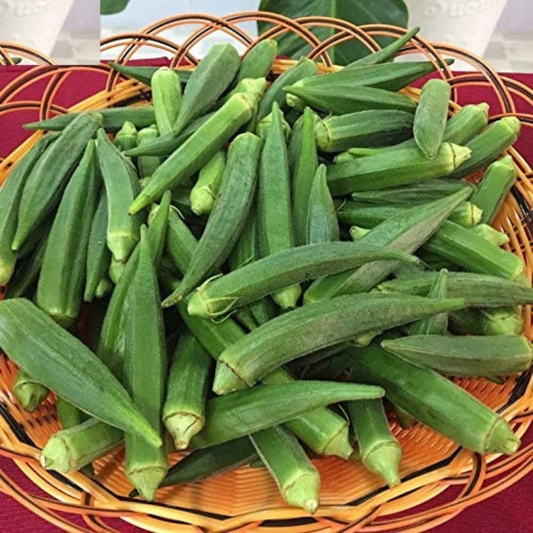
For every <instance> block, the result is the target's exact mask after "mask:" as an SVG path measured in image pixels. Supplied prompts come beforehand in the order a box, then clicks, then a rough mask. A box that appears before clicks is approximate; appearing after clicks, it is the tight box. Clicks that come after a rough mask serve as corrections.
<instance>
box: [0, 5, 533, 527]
mask: <svg viewBox="0 0 533 533" xmlns="http://www.w3.org/2000/svg"><path fill="white" fill-rule="evenodd" d="M254 20H263V21H267V22H271V23H272V24H273V26H272V29H271V30H270V31H269V32H268V33H266V34H264V35H263V36H262V37H261V39H264V38H268V37H275V36H276V35H279V34H281V33H284V32H287V31H289V32H294V33H297V34H299V35H300V36H301V37H302V38H304V39H306V40H307V42H308V43H309V45H310V48H311V52H310V54H309V57H311V58H313V59H317V60H318V61H320V68H321V70H322V71H329V70H331V69H334V68H335V67H334V65H333V64H332V62H331V59H330V57H329V55H328V50H329V49H330V48H331V47H332V46H334V45H336V44H338V43H340V42H343V41H346V40H349V39H357V40H359V41H361V42H362V43H363V44H364V45H365V46H367V47H368V48H369V49H370V50H377V49H379V46H378V45H377V43H376V41H375V40H374V37H376V36H379V35H384V36H390V37H397V36H399V35H401V34H402V33H404V32H405V30H403V29H400V28H396V27H392V26H380V25H371V26H362V27H355V26H353V25H351V24H348V23H346V22H343V21H339V20H335V19H329V18H322V17H312V18H306V19H299V20H289V19H286V18H283V17H280V16H278V15H274V14H267V13H258V12H250V13H240V14H235V15H230V16H228V17H225V18H223V19H218V18H213V17H209V16H206V15H190V14H187V15H183V16H176V17H173V18H170V19H167V20H164V21H160V22H158V23H156V24H154V25H152V26H150V27H148V28H146V29H145V30H144V31H143V32H141V33H139V34H128V35H119V36H116V37H114V38H111V39H106V40H104V41H103V43H102V48H103V50H106V51H108V50H117V61H119V62H127V61H129V60H131V59H132V58H135V57H138V56H137V54H139V51H140V50H141V49H142V48H143V47H147V46H150V47H156V48H159V49H161V50H163V51H165V52H166V53H168V52H170V53H171V54H172V55H173V57H172V60H171V63H172V65H173V66H175V65H178V64H180V63H183V62H184V61H185V62H189V63H191V64H192V65H195V64H196V63H197V59H196V57H195V56H194V54H193V51H194V49H193V47H194V45H195V44H197V43H198V42H199V41H200V40H201V39H204V38H205V37H207V36H208V35H210V34H212V33H213V32H215V31H221V32H223V33H224V34H226V39H227V38H228V36H229V37H231V38H233V39H234V40H236V41H237V42H238V43H240V44H241V45H243V46H244V47H245V48H251V47H252V46H254V44H256V42H257V41H255V42H254V41H253V39H251V38H250V36H249V35H247V34H246V33H245V32H244V31H243V30H242V29H241V28H240V27H239V24H241V23H243V22H247V21H254ZM182 25H193V28H192V30H191V35H190V37H189V38H188V39H187V40H186V42H185V43H183V44H182V45H181V46H179V45H177V44H176V43H174V42H172V41H171V40H169V39H168V38H166V37H165V36H164V32H166V31H167V30H169V29H171V28H175V27H176V26H182ZM324 26H326V27H329V28H334V29H335V30H336V31H337V33H335V34H334V35H333V36H332V37H329V38H328V39H326V40H325V41H323V42H320V41H319V40H318V39H317V38H316V37H315V36H314V34H313V33H312V32H311V31H310V28H312V27H324ZM403 53H406V54H409V53H420V54H423V55H425V56H426V57H427V58H428V59H429V60H431V61H432V62H434V63H435V64H437V65H438V66H439V67H441V68H442V70H441V75H442V76H443V77H444V78H445V79H446V80H448V81H449V82H450V84H451V85H452V87H453V99H454V101H453V103H452V104H451V109H452V110H453V111H454V112H455V111H457V109H459V105H458V103H457V102H458V100H457V96H458V93H460V89H461V88H462V87H466V86H471V85H476V86H480V87H484V88H487V89H488V90H490V91H492V92H493V93H494V94H495V95H496V96H497V98H498V102H499V109H497V108H493V109H491V112H492V114H493V115H492V117H491V120H494V119H496V118H498V117H501V116H505V115H514V116H517V117H519V118H520V119H521V120H522V122H523V124H524V125H525V126H529V127H531V126H533V114H532V112H533V111H532V106H533V94H532V91H531V90H530V89H528V88H527V87H525V86H523V85H521V84H519V83H518V82H516V81H513V80H509V79H506V78H504V77H501V76H499V75H498V74H497V73H496V72H495V71H494V70H493V69H492V68H491V67H489V66H488V65H486V64H484V63H483V62H482V61H481V60H480V59H478V58H476V57H473V56H472V55H470V54H468V53H467V52H464V51H461V50H459V49H457V48H454V47H451V46H448V45H436V44H430V43H428V42H426V41H424V40H423V39H421V38H419V37H416V38H415V39H413V41H412V42H411V43H410V44H409V45H408V46H406V47H405V49H404V50H403ZM442 55H446V56H452V57H456V58H460V59H463V60H464V61H467V62H469V63H470V64H472V65H473V67H474V68H475V71H474V72H471V73H468V74H463V75H461V76H453V75H452V73H451V72H450V70H449V69H448V67H447V66H446V64H445V63H444V62H443V58H442ZM291 64H292V62H291V61H282V60H279V61H276V63H275V65H274V73H275V74H279V73H280V72H282V71H283V70H284V69H286V68H287V67H288V66H290V65H291ZM86 71H93V72H99V73H101V75H102V91H101V92H99V93H97V94H95V95H93V96H92V97H90V98H88V99H86V100H84V101H82V102H80V103H78V104H76V105H75V106H73V107H72V108H71V110H72V111H81V110H90V109H98V108H102V107H111V106H114V105H121V104H126V103H127V104H128V105H143V104H145V103H146V102H148V101H149V98H150V92H149V90H148V88H147V87H145V86H144V85H142V84H139V83H137V82H135V81H131V80H126V81H123V80H121V78H119V77H118V75H117V74H116V73H114V72H111V71H110V69H109V68H108V67H107V66H105V65H102V66H99V67H79V68H76V67H69V68H63V67H53V66H44V67H37V68H35V69H32V70H31V71H30V72H27V73H25V74H23V75H22V76H20V77H19V78H18V79H17V80H16V81H14V82H13V83H11V84H10V85H9V86H7V87H5V88H4V89H3V90H2V91H1V92H0V116H1V115H2V114H4V113H8V112H21V111H26V110H29V109H35V108H38V109H39V113H40V117H41V118H42V119H44V118H49V117H51V116H54V115H56V114H57V113H63V112H66V111H67V110H66V109H63V108H62V107H61V106H59V105H57V104H56V103H55V98H56V96H57V93H58V91H59V90H60V88H61V87H62V85H63V84H64V83H65V81H66V80H67V79H68V78H69V76H71V75H72V74H74V73H76V72H86ZM43 80H45V81H46V83H43ZM37 84H39V87H41V86H43V89H42V99H41V100H40V101H25V100H23V99H21V98H22V97H21V96H20V95H21V94H22V93H23V91H24V89H26V88H28V87H32V86H37ZM410 91H411V93H412V94H413V95H415V96H416V95H417V94H418V93H417V91H416V90H414V89H413V90H410ZM517 105H519V106H521V108H524V107H525V108H526V110H527V112H526V113H524V112H522V113H518V112H517ZM40 135H41V134H39V133H36V134H34V135H33V136H32V137H31V138H30V139H28V140H27V141H26V142H25V143H24V144H22V145H21V146H20V147H19V148H17V149H16V150H15V151H14V152H13V153H12V154H11V155H9V156H8V157H7V158H5V159H4V160H3V161H2V162H1V163H0V182H2V181H3V180H4V179H5V178H6V177H7V176H8V173H9V169H10V166H11V165H12V164H14V163H15V162H16V161H18V160H19V159H20V157H21V156H22V155H24V153H26V152H27V151H28V149H29V148H30V147H31V146H32V145H33V144H34V143H35V141H36V140H37V139H38V138H39V136H40ZM508 153H509V154H510V155H511V156H512V157H513V158H514V161H515V163H516V166H517V168H518V173H519V178H518V181H517V184H516V185H515V187H514V188H513V191H512V193H511V194H510V195H509V197H508V198H507V200H506V202H505V205H504V207H503V208H502V211H501V213H500V215H499V217H498V218H497V220H496V222H495V226H496V227H497V228H498V229H500V230H502V231H504V232H506V233H507V234H508V235H509V236H510V244H509V245H508V246H507V248H508V249H509V250H512V251H513V252H514V253H516V254H517V255H519V256H520V257H522V258H523V259H524V261H525V262H526V265H527V270H526V273H527V276H528V277H529V278H530V279H531V275H532V270H533V253H532V245H531V243H532V237H531V228H530V227H528V217H529V216H530V206H531V205H532V201H533V196H532V191H533V187H532V185H531V181H530V180H531V177H532V171H531V168H530V167H529V166H528V165H527V163H526V162H525V161H524V159H523V158H522V157H521V156H520V155H519V154H518V153H517V152H516V150H514V149H510V150H509V151H508ZM472 179H476V177H473V178H472ZM523 316H524V321H525V325H526V333H525V334H526V335H527V336H528V337H529V338H530V339H531V338H532V336H533V327H532V320H531V309H530V308H529V307H528V308H524V309H523ZM14 374H15V367H14V365H12V364H11V363H10V362H9V361H8V360H7V358H5V357H0V445H1V446H0V454H2V455H5V456H6V457H9V458H11V459H13V461H15V463H16V464H17V465H18V467H19V468H20V469H21V470H22V471H23V472H24V473H25V474H26V475H27V476H28V477H29V478H30V479H31V480H33V481H34V482H35V483H36V484H37V485H38V486H39V487H40V488H41V489H43V490H44V491H45V492H46V493H48V494H49V495H50V498H43V497H40V496H36V495H32V494H29V493H26V492H25V491H23V490H22V489H21V488H20V487H18V486H17V485H15V484H14V483H13V481H12V480H10V479H9V478H7V477H6V475H5V474H3V473H2V472H1V471H0V491H3V492H5V493H7V494H9V495H11V496H13V497H14V498H16V499H17V500H18V501H19V502H20V503H22V504H23V505H25V506H27V507H28V508H30V509H31V510H33V511H34V512H36V513H38V514H39V515H40V516H42V517H44V518H45V519H47V520H49V521H50V522H51V523H53V524H55V525H57V526H58V527H60V528H63V529H65V530H68V531H86V530H95V531H114V530H113V529H112V528H111V527H110V526H108V525H106V524H105V522H104V519H105V518H122V519H124V520H126V521H127V522H130V523H131V524H135V525H136V526H139V527H140V528H144V529H147V530H151V531H201V530H209V531H235V530H239V531H252V530H255V529H256V528H259V529H261V530H264V531H273V530H276V531H279V530H280V529H283V530H284V531H287V532H289V531H290V532H295V533H296V532H310V531H381V530H383V531H385V530H387V531H400V530H401V531H407V530H410V531H421V530H426V529H429V528H431V527H435V526H436V525H438V524H442V523H444V522H446V521H447V520H449V519H451V518H453V517H454V516H456V515H457V514H458V513H459V512H461V510H463V509H464V508H466V507H468V506H470V505H473V504H475V503H476V502H479V501H481V500H483V499H485V498H488V497H490V496H491V495H493V494H496V493H497V492H499V491H501V490H503V489H505V488H506V487H508V486H509V485H511V484H512V483H514V482H516V481H517V480H519V479H520V478H522V477H523V476H524V475H526V474H527V473H528V471H529V470H531V459H532V458H533V446H528V447H525V448H523V449H522V450H520V451H519V452H518V453H517V454H515V455H514V456H512V457H506V458H502V457H499V456H494V455H493V456H487V457H481V456H480V455H478V454H475V453H472V452H470V451H467V450H464V449H462V448H460V447H458V446H457V445H456V444H454V443H453V442H451V441H450V440H448V439H446V438H445V437H443V436H441V435H439V434H437V433H434V432H433V431H431V430H429V429H428V428H426V427H424V426H422V425H420V424H415V425H414V426H413V427H412V428H411V429H409V430H402V429H401V428H400V427H399V426H398V425H397V424H396V423H395V422H394V421H393V422H392V429H393V432H394V434H395V435H396V436H397V437H398V439H399V441H400V442H401V444H402V446H403V449H404V458H403V461H402V467H401V477H402V483H401V485H400V486H398V487H395V488H393V489H389V488H387V487H385V486H384V485H383V483H382V482H381V481H380V480H379V479H378V478H377V477H376V476H373V475H372V474H370V473H368V472H367V471H366V470H365V469H364V468H363V467H362V466H360V465H358V464H354V463H351V462H344V461H342V460H340V459H337V458H324V459H318V460H316V461H315V464H316V466H317V468H318V469H319V470H320V474H321V477H322V491H321V502H322V505H321V507H320V508H319V509H318V511H317V513H316V515H315V516H312V517H311V516H309V515H307V514H306V513H305V512H304V511H302V510H300V509H294V508H288V507H287V506H286V505H285V504H284V503H283V501H282V500H281V498H280V497H279V495H278V490H277V488H276V486H275V485H274V483H273V481H272V480H271V478H270V477H269V475H268V474H267V472H266V471H265V469H262V468H249V467H243V468H240V469H238V470H237V471H234V472H231V473H228V474H225V475H222V476H218V477H216V478H214V479H210V480H207V481H204V482H202V483H196V484H189V485H185V486H182V487H179V488H176V487H174V488H167V489H163V490H161V491H159V492H158V496H157V500H156V502H154V503H144V502H140V501H139V500H133V499H129V498H128V496H127V495H128V493H129V492H130V490H131V487H130V485H129V484H128V482H127V480H126V478H125V476H124V471H123V467H122V465H123V451H122V449H117V450H116V451H114V452H113V453H111V454H109V455H108V456H107V457H105V458H103V459H101V460H99V461H97V462H96V464H95V472H96V474H95V477H94V479H90V478H88V477H86V476H84V475H83V474H80V473H74V474H71V475H68V476H60V475H57V474H55V473H53V472H47V471H45V470H43V469H42V468H41V467H40V466H39V462H38V456H39V450H40V449H41V448H42V447H43V446H44V444H45V442H46V441H47V439H48V438H49V437H50V435H51V434H52V433H53V432H54V431H56V430H57V429H59V425H58V422H57V417H56V412H55V407H54V404H53V400H51V399H50V400H48V401H47V402H45V403H44V405H42V406H41V407H40V408H39V409H38V411H37V412H35V413H33V414H28V413H25V412H24V411H23V410H22V409H21V407H20V405H19V404H18V403H17V401H16V399H15V398H14V397H13V395H12V394H11V385H12V382H13V379H14ZM457 383H459V384H460V385H461V386H463V387H464V388H466V389H467V390H468V391H470V392H471V393H472V394H474V395H475V396H476V397H477V398H479V399H481V400H482V401H483V402H484V403H486V404H487V405H489V406H490V407H492V408H494V409H496V410H498V411H499V412H500V413H501V414H502V415H503V416H505V418H507V419H508V420H509V421H510V422H511V424H512V427H513V429H514V431H515V432H516V434H517V435H519V436H522V435H523V434H524V433H525V432H526V430H527V428H528V426H529V424H530V422H531V414H532V411H531V406H532V398H531V390H532V389H531V373H524V374H522V375H520V376H514V377H512V378H510V379H508V380H507V381H506V383H505V384H503V385H496V384H494V383H491V382H488V381H486V380H481V379H480V380H476V379H460V380H457ZM179 458H180V455H176V456H174V457H172V460H173V461H176V460H178V459H179ZM495 478H496V479H497V481H494V479H495ZM454 489H455V490H454ZM458 489H460V490H458ZM445 491H446V493H447V494H449V495H450V497H448V498H447V500H448V502H447V503H444V504H442V503H439V505H438V506H437V505H433V506H432V507H431V508H430V510H426V511H423V512H421V511H420V510H416V509H414V508H415V506H418V505H419V504H422V503H424V502H428V501H430V500H432V499H433V498H434V497H435V496H437V495H440V494H441V493H443V492H445ZM439 500H440V501H442V498H440V499H439ZM56 511H63V512H67V513H76V514H80V515H82V516H83V518H84V520H85V522H86V524H87V529H82V528H80V527H79V526H76V525H74V524H71V523H69V522H68V521H67V520H66V519H64V518H62V517H60V516H59V515H58V514H57V513H56ZM400 512H401V513H402V515H401V517H398V516H394V515H397V514H398V513H400Z"/></svg>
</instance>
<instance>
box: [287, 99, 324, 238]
mask: <svg viewBox="0 0 533 533" xmlns="http://www.w3.org/2000/svg"><path fill="white" fill-rule="evenodd" d="M315 116H316V115H315V114H314V112H313V111H312V109H311V108H310V107H308V108H306V109H305V110H304V113H303V117H302V118H301V119H299V120H298V122H297V123H296V125H295V127H294V130H293V133H292V136H291V140H290V144H289V147H288V153H287V155H288V160H289V170H290V172H291V176H292V199H293V201H292V224H293V228H294V242H295V244H296V245H297V246H301V245H302V244H306V243H307V220H308V213H309V199H310V196H311V189H312V188H313V183H314V178H315V175H316V171H317V168H318V157H317V147H316V138H315V131H314V127H315V126H314V124H315ZM300 121H301V122H300Z"/></svg>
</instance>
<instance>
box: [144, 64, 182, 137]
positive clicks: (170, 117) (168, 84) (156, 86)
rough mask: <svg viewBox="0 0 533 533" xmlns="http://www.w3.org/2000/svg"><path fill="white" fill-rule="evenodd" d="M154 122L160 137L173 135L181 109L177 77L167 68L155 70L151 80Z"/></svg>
mask: <svg viewBox="0 0 533 533" xmlns="http://www.w3.org/2000/svg"><path fill="white" fill-rule="evenodd" d="M151 87H152V101H153V104H154V113H155V122H156V124H157V129H158V130H159V133H160V135H165V134H167V133H173V131H174V125H175V124H176V121H177V119H178V115H179V112H180V107H181V84H180V78H179V75H178V74H177V73H176V72H175V71H174V70H172V69H170V68H168V67H161V68H159V69H157V70H156V72H155V73H154V75H153V76H152V80H151Z"/></svg>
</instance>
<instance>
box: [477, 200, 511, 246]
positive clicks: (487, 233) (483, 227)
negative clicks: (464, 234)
mask: <svg viewBox="0 0 533 533" xmlns="http://www.w3.org/2000/svg"><path fill="white" fill-rule="evenodd" d="M472 200H474V198H472ZM484 213H485V212H483V214H484ZM470 231H471V232H472V233H475V234H476V235H477V236H478V237H481V238H482V239H485V240H486V241H488V242H491V243H492V244H495V245H496V246H503V245H504V244H507V243H508V242H509V236H508V235H507V234H506V233H503V231H498V230H497V229H495V228H493V227H492V226H489V225H488V224H485V223H483V222H482V223H481V224H476V225H475V226H474V227H473V228H472V229H471V230H470Z"/></svg>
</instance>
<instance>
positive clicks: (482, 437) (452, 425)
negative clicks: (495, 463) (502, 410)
mask: <svg viewBox="0 0 533 533" xmlns="http://www.w3.org/2000/svg"><path fill="white" fill-rule="evenodd" d="M350 356H351V359H352V365H353V366H352V379H353V380H356V381H357V382H361V381H363V382H365V383H377V384H379V385H381V386H382V387H384V388H385V389H386V390H387V399H389V400H390V401H392V402H393V403H394V404H395V405H398V406H399V407H401V408H402V409H404V410H405V411H407V413H409V414H411V415H412V416H414V417H415V418H416V419H417V420H419V421H420V422H422V423H423V424H425V425H427V426H429V427H430V428H431V429H433V430H435V431H438V432H439V433H441V434H442V435H444V436H446V437H448V438H450V439H452V440H453V441H455V442H456V443H457V444H459V445H461V446H464V447H465V448H468V449H469V450H473V451H476V452H478V453H505V454H512V453H514V452H515V451H516V450H517V449H518V447H519V445H520V439H519V438H518V437H517V436H516V435H514V434H513V432H512V430H511V428H510V427H509V424H508V423H507V422H506V421H505V419H503V418H502V417H500V416H498V415H497V414H496V413H495V412H494V411H492V410H491V409H489V408H488V407H487V406H485V405H484V404H482V403H481V402H480V401H479V400H476V398H474V397H473V396H471V395H470V394H469V393H468V392H466V391H465V390H463V389H461V388H460V387H458V386H457V385H455V384H454V383H453V382H451V381H449V380H448V379H446V378H444V377H442V376H440V375H439V374H437V373H436V372H434V371H433V370H430V369H429V368H423V367H420V366H417V365H414V364H412V363H410V362H408V361H405V360H404V359H402V358H401V357H397V356H395V355H393V354H391V353H388V352H386V351H385V350H383V349H382V348H379V347H377V346H369V347H368V348H364V349H363V350H357V351H352V352H350ZM442 398H446V401H445V402H443V401H442Z"/></svg>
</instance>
